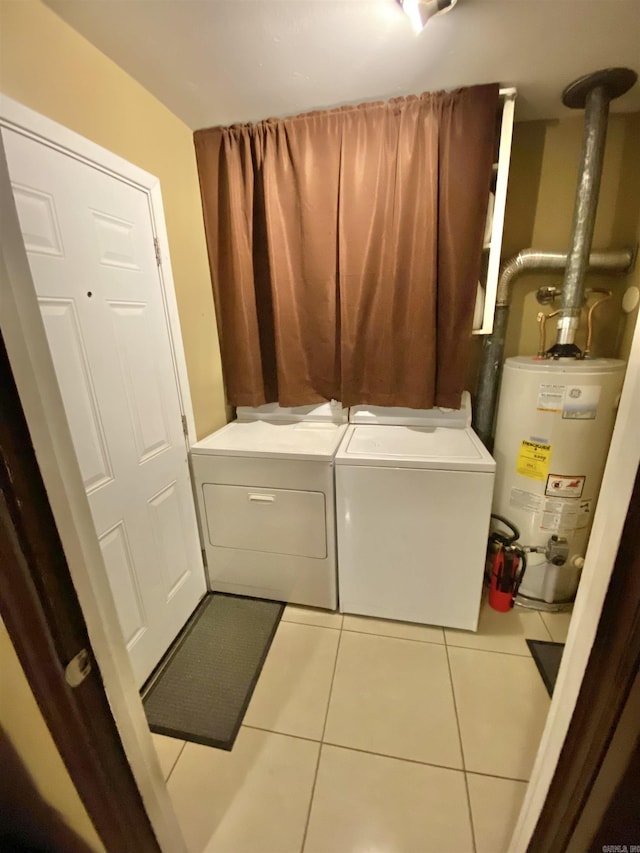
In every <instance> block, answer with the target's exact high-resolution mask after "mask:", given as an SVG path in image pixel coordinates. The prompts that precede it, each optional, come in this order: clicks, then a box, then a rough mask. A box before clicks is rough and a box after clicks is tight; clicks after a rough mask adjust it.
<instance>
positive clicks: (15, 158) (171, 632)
mask: <svg viewBox="0 0 640 853" xmlns="http://www.w3.org/2000/svg"><path fill="white" fill-rule="evenodd" d="M2 136H3V140H4V144H5V148H6V154H7V161H8V164H9V173H10V175H11V182H12V185H13V193H14V197H15V202H16V207H17V210H18V217H19V220H20V225H21V229H22V234H23V237H24V242H25V247H26V250H27V255H28V258H29V265H30V267H31V274H32V277H33V281H34V284H35V288H36V291H37V296H38V301H39V303H40V309H41V313H42V318H43V321H44V326H45V329H46V334H47V339H48V341H49V347H50V349H51V354H52V357H53V361H54V365H55V369H56V374H57V377H58V382H59V384H60V390H61V393H62V398H63V402H64V406H65V409H66V413H67V418H68V421H69V426H70V429H71V435H72V438H73V442H74V446H75V449H76V453H77V456H78V462H79V465H80V471H81V474H82V477H83V480H84V485H85V489H86V492H87V496H88V499H89V503H90V506H91V512H92V515H93V521H94V523H95V526H96V532H97V535H98V539H99V541H100V544H101V547H102V553H103V554H104V560H105V564H106V568H107V572H108V575H109V580H110V584H111V589H112V592H113V596H114V599H115V603H116V608H117V611H118V615H119V618H120V624H121V627H122V632H123V634H124V637H125V641H126V644H127V648H128V650H129V654H130V657H131V661H132V664H133V669H134V673H135V676H136V679H137V681H138V684H139V685H140V684H142V683H143V681H144V680H145V679H146V678H147V676H148V675H149V674H150V672H151V671H152V670H153V668H154V666H155V665H156V664H157V662H158V661H159V659H160V658H161V657H162V655H163V654H164V652H165V651H166V650H167V648H168V646H169V644H170V643H171V641H172V640H173V639H174V637H175V636H176V634H177V633H178V632H179V631H180V629H181V628H182V626H183V625H184V623H185V621H186V620H187V619H188V617H189V615H190V614H191V612H192V611H193V609H194V608H195V607H196V605H197V604H198V601H199V600H200V598H201V597H202V595H203V594H204V592H205V578H204V569H203V566H202V557H201V552H200V543H199V539H198V531H197V523H196V516H195V509H194V505H193V495H192V491H191V483H190V477H189V467H188V462H187V447H186V443H185V438H184V434H183V427H182V413H181V409H180V400H179V395H178V387H177V380H176V374H175V370H174V362H173V355H172V348H171V341H170V336H169V330H168V325H167V318H166V314H165V305H164V300H163V292H162V287H161V282H160V275H159V271H158V266H157V261H156V253H155V246H154V234H153V230H152V216H151V208H150V203H149V197H148V195H147V193H146V192H145V191H144V190H142V189H140V188H137V187H136V186H134V185H132V184H129V183H127V182H125V181H124V180H120V179H119V178H117V177H115V176H113V175H111V174H108V173H106V172H104V171H101V170H100V169H99V168H96V167H93V166H91V165H89V164H87V163H84V162H82V161H80V160H78V159H75V158H74V157H71V156H69V155H68V154H67V153H63V152H61V151H58V150H55V149H54V148H51V147H49V146H48V145H46V144H44V143H41V142H38V141H35V140H33V139H30V138H27V137H25V136H23V135H22V134H19V133H16V132H14V131H11V130H3V131H2Z"/></svg>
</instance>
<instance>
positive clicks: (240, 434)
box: [191, 402, 347, 610]
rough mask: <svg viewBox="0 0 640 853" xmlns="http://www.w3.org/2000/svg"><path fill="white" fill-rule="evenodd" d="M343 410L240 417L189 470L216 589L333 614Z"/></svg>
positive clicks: (272, 409) (198, 447)
mask: <svg viewBox="0 0 640 853" xmlns="http://www.w3.org/2000/svg"><path fill="white" fill-rule="evenodd" d="M346 429H347V412H346V410H343V409H342V406H341V404H340V403H335V402H331V403H326V404H322V405H317V406H303V407H299V408H291V409H285V408H281V407H279V406H277V405H268V406H261V407H259V408H257V409H249V408H238V410H237V420H235V421H232V422H231V423H229V424H227V425H226V426H225V427H222V429H220V430H218V431H217V432H214V433H212V435H210V436H208V437H207V438H204V439H202V440H201V441H199V442H197V443H196V444H194V445H193V446H192V448H191V464H192V469H193V478H194V485H195V490H196V496H197V505H198V510H199V518H200V528H201V534H202V540H203V544H204V551H205V556H206V562H207V571H208V578H209V586H210V589H212V590H217V591H221V592H230V593H235V594H237V595H248V596H253V597H257V598H269V599H274V600H277V601H288V602H294V603H296V604H305V605H309V606H312V607H324V608H328V609H331V610H335V609H336V608H337V592H336V585H337V581H336V535H335V510H334V507H335V491H334V472H333V468H334V457H335V454H336V451H337V449H338V446H339V444H340V442H341V440H342V438H343V437H344V433H345V431H346Z"/></svg>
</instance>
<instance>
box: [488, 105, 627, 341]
mask: <svg viewBox="0 0 640 853" xmlns="http://www.w3.org/2000/svg"><path fill="white" fill-rule="evenodd" d="M582 132H583V113H582V112H579V113H577V114H576V117H575V118H569V119H565V120H562V121H547V122H525V123H522V124H517V125H516V127H515V131H514V141H513V150H512V167H511V174H510V178H509V194H508V199H507V210H506V216H505V233H504V240H503V252H502V254H503V257H504V258H509V257H512V256H513V255H515V254H516V253H517V252H518V251H519V250H520V249H524V248H527V247H533V248H536V249H542V250H545V249H546V250H550V251H567V249H568V248H569V240H570V234H571V223H572V218H573V205H574V200H575V191H576V182H577V176H578V165H579V160H580V153H581V146H582ZM639 149H640V114H638V113H636V114H632V115H615V114H614V115H612V116H611V118H610V121H609V128H608V133H607V144H606V149H605V161H604V168H603V174H602V184H601V189H600V199H599V203H598V215H597V219H596V228H595V233H594V242H593V248H594V249H599V248H602V249H606V248H618V247H623V246H631V245H633V244H634V243H637V242H638V238H639V236H640V235H639V223H640V158H639V157H638V150H639ZM561 282H562V275H561V274H545V275H525V276H522V277H521V278H519V279H517V281H516V284H515V287H514V290H513V301H512V307H511V313H510V316H509V327H508V332H507V340H506V347H505V354H506V355H507V356H510V355H516V354H520V355H528V354H534V353H535V352H536V350H537V342H538V325H537V323H536V316H537V313H538V311H540V310H542V309H541V306H540V305H539V304H538V302H537V301H536V299H535V292H536V290H537V289H538V287H539V286H540V285H543V284H553V285H559V284H561ZM632 282H633V278H632V277H623V278H615V277H611V276H597V275H589V276H588V277H587V287H605V288H607V289H609V290H612V291H613V292H614V297H613V299H612V300H610V301H609V302H607V303H605V304H604V305H603V306H601V308H599V309H598V311H597V313H596V314H595V315H594V316H595V333H594V348H593V355H596V356H617V355H620V356H622V357H625V356H626V355H627V354H628V347H629V345H630V341H631V334H632V332H633V328H634V325H635V318H636V314H635V313H634V314H633V315H629V316H626V315H624V314H623V313H622V311H621V301H622V294H623V293H624V290H625V289H626V288H627V287H628V286H629V285H630V284H631V283H632ZM635 283H636V284H638V272H637V271H636V273H635ZM545 310H546V311H547V312H548V311H550V310H552V309H551V308H550V307H547V308H545ZM547 327H548V332H547V339H548V340H549V342H550V343H552V342H553V339H554V325H553V320H550V321H548V323H547ZM583 336H584V329H583V331H582V334H581V336H580V337H579V339H578V343H579V344H580V343H581V341H582V340H583Z"/></svg>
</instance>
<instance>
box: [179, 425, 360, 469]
mask: <svg viewBox="0 0 640 853" xmlns="http://www.w3.org/2000/svg"><path fill="white" fill-rule="evenodd" d="M347 429H348V427H347V425H346V424H334V423H326V422H317V421H304V422H295V423H286V422H284V421H279V422H278V421H263V420H261V419H255V420H250V421H232V422H231V423H230V424H227V425H226V426H225V427H222V429H219V430H218V431H217V432H214V433H212V434H211V435H208V436H207V437H206V438H203V439H201V440H200V441H198V442H196V443H195V444H193V445H192V446H191V453H192V455H193V456H196V455H201V456H207V455H213V456H251V457H253V458H255V459H257V458H263V457H266V458H272V459H298V460H300V459H306V460H327V459H333V457H334V455H335V452H336V450H337V449H338V445H339V444H340V442H341V441H342V437H343V436H344V434H345V432H346V430H347Z"/></svg>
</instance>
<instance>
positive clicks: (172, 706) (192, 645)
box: [143, 593, 284, 749]
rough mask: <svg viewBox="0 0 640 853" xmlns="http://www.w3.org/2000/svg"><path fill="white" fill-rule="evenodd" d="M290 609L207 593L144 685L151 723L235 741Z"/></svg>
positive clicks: (223, 743) (172, 732) (163, 730)
mask: <svg viewBox="0 0 640 853" xmlns="http://www.w3.org/2000/svg"><path fill="white" fill-rule="evenodd" d="M283 610H284V604H282V603H281V602H279V601H265V600H264V599H256V598H243V597H241V596H234V595H225V594H222V593H212V594H210V595H207V596H206V597H205V598H204V599H203V600H202V602H201V603H200V605H199V606H198V608H197V609H196V611H195V613H194V614H193V616H192V617H191V619H190V620H189V622H188V623H187V625H186V626H185V628H184V629H183V631H182V633H181V634H180V635H179V637H178V638H177V640H176V641H175V643H174V644H173V645H172V647H171V649H170V650H169V652H168V653H167V655H166V656H165V658H164V659H163V661H161V663H160V665H159V666H158V668H157V669H156V671H155V672H154V673H153V675H152V676H151V677H150V678H149V681H148V682H147V685H146V686H145V688H144V690H143V704H144V709H145V712H146V715H147V720H148V722H149V728H150V729H151V731H152V732H156V733H158V734H164V735H169V736H171V737H178V738H182V739H183V740H190V741H195V742H196V743H203V744H206V745H208V746H217V747H220V748H221V749H231V747H232V746H233V743H234V741H235V739H236V735H237V733H238V730H239V729H240V725H241V724H242V720H243V717H244V714H245V711H246V709H247V706H248V704H249V700H250V699H251V694H252V693H253V689H254V687H255V685H256V681H257V680H258V676H259V675H260V671H261V669H262V665H263V663H264V661H265V658H266V656H267V653H268V651H269V647H270V646H271V641H272V640H273V636H274V634H275V632H276V629H277V627H278V624H279V622H280V617H281V616H282V612H283Z"/></svg>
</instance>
